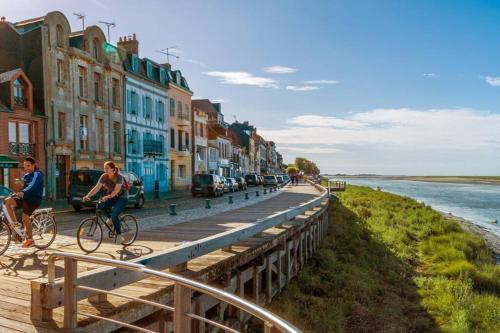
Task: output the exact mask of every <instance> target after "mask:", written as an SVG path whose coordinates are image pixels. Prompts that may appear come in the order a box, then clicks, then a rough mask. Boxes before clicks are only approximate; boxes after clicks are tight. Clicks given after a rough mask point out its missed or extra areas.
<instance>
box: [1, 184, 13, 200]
mask: <svg viewBox="0 0 500 333" xmlns="http://www.w3.org/2000/svg"><path fill="white" fill-rule="evenodd" d="M13 193H14V191H12V190H11V189H10V188H8V187H7V186H3V185H0V197H8V196H9V195H12V194H13Z"/></svg>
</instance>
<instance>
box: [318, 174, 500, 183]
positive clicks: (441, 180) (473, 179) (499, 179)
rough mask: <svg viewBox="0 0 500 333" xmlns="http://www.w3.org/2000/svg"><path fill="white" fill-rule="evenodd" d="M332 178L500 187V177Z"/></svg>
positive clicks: (375, 176)
mask: <svg viewBox="0 0 500 333" xmlns="http://www.w3.org/2000/svg"><path fill="white" fill-rule="evenodd" d="M327 177H332V178H380V179H388V180H411V181H419V182H430V183H450V184H468V185H475V184H478V185H500V176H379V175H356V176H349V175H342V176H340V175H332V176H327Z"/></svg>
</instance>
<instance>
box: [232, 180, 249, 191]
mask: <svg viewBox="0 0 500 333" xmlns="http://www.w3.org/2000/svg"><path fill="white" fill-rule="evenodd" d="M235 179H236V182H237V183H238V188H239V189H240V190H241V191H244V190H246V189H247V182H246V180H245V178H243V177H236V178H235Z"/></svg>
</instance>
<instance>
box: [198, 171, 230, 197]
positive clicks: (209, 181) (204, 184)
mask: <svg viewBox="0 0 500 333" xmlns="http://www.w3.org/2000/svg"><path fill="white" fill-rule="evenodd" d="M191 193H192V195H193V197H195V196H196V195H198V194H202V195H211V196H213V197H217V196H220V195H222V194H223V193H224V186H223V184H221V183H220V179H219V176H217V175H209V174H198V175H194V176H193V181H192V185H191Z"/></svg>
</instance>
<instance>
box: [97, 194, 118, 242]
mask: <svg viewBox="0 0 500 333" xmlns="http://www.w3.org/2000/svg"><path fill="white" fill-rule="evenodd" d="M102 202H103V201H101V200H100V199H99V200H98V201H97V203H96V205H95V214H94V217H95V219H96V221H97V223H100V224H101V225H105V226H106V228H107V229H108V231H109V232H111V233H113V234H114V233H115V225H114V224H111V227H110V226H109V225H108V224H107V223H106V220H105V218H106V219H107V218H108V217H107V216H106V215H104V214H102V213H101V210H100V209H99V208H98V207H99V204H100V203H102Z"/></svg>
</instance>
